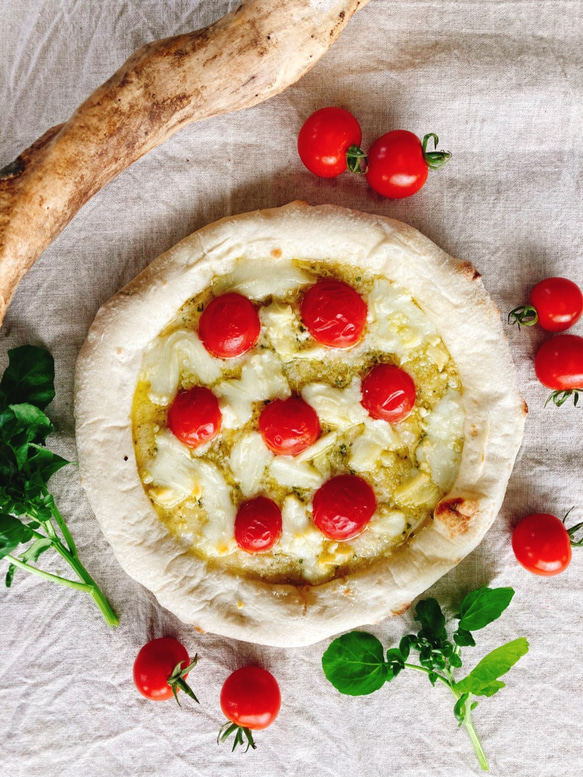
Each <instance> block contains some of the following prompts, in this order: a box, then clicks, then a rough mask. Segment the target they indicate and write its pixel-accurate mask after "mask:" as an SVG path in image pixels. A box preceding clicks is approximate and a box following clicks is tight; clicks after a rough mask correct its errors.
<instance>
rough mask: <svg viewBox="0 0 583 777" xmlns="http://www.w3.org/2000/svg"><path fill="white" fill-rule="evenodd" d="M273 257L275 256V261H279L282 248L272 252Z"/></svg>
mask: <svg viewBox="0 0 583 777" xmlns="http://www.w3.org/2000/svg"><path fill="white" fill-rule="evenodd" d="M271 255H272V256H273V258H274V259H279V257H280V256H281V248H274V249H273V250H272V252H271Z"/></svg>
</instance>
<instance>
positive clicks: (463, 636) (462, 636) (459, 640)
mask: <svg viewBox="0 0 583 777" xmlns="http://www.w3.org/2000/svg"><path fill="white" fill-rule="evenodd" d="M453 641H454V642H455V644H456V645H458V647H475V646H476V640H475V639H474V638H473V637H472V634H471V632H469V631H466V630H465V629H458V630H457V631H456V632H455V633H454V635H453Z"/></svg>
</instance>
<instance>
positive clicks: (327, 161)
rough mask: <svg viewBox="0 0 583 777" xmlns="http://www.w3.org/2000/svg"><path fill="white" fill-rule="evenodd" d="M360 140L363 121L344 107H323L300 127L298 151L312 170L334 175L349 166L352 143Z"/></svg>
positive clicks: (325, 174) (357, 145)
mask: <svg viewBox="0 0 583 777" xmlns="http://www.w3.org/2000/svg"><path fill="white" fill-rule="evenodd" d="M361 140H362V132H361V130H360V125H359V123H358V121H357V120H356V119H355V118H354V116H353V115H352V114H351V113H349V112H348V111H345V110H344V108H321V109H320V110H319V111H316V112H315V113H313V114H312V115H311V116H310V117H309V118H308V119H307V120H306V122H305V123H304V125H303V127H302V128H301V130H300V133H299V135H298V153H299V155H300V159H301V160H302V162H303V163H304V165H305V166H306V167H307V168H308V170H309V171H310V172H311V173H314V175H318V176H320V178H334V177H335V176H337V175H340V173H343V172H344V171H345V170H346V166H347V159H346V154H347V152H348V150H349V149H350V148H351V147H352V146H356V147H357V148H358V147H359V146H360V142H361ZM358 150H359V151H360V149H358Z"/></svg>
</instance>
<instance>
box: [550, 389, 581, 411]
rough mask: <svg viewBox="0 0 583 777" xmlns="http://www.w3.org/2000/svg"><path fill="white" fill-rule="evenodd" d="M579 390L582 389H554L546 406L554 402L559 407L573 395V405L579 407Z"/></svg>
mask: <svg viewBox="0 0 583 777" xmlns="http://www.w3.org/2000/svg"><path fill="white" fill-rule="evenodd" d="M579 391H580V389H564V390H562V391H553V393H552V394H550V395H549V396H548V397H547V401H546V402H545V405H544V406H545V407H546V406H547V405H548V404H549V402H553V403H554V404H555V405H556V406H557V407H561V406H562V405H564V404H565V402H566V401H567V400H568V399H569V397H573V405H574V406H575V407H577V405H578V404H579Z"/></svg>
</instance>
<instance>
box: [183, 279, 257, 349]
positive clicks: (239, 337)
mask: <svg viewBox="0 0 583 777" xmlns="http://www.w3.org/2000/svg"><path fill="white" fill-rule="evenodd" d="M260 332H261V324H260V321H259V315H258V314H257V311H256V310H255V308H254V307H253V304H252V303H251V301H250V300H248V299H247V297H244V296H243V295H242V294H237V293H236V292H229V293H228V294H222V295H221V296H220V297H215V298H214V299H213V300H212V301H211V302H209V304H208V305H207V307H206V308H205V309H204V310H203V312H202V315H201V317H200V320H199V323H198V336H199V337H200V339H201V341H202V344H203V345H204V347H205V348H206V349H207V351H208V352H209V353H211V354H212V355H213V356H218V357H220V358H221V359H231V358H233V357H235V356H241V355H242V354H244V353H247V351H250V350H251V348H253V346H254V345H255V343H256V342H257V340H258V339H259V334H260Z"/></svg>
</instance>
